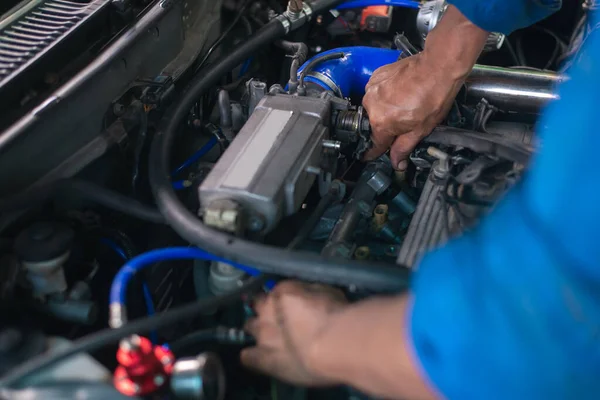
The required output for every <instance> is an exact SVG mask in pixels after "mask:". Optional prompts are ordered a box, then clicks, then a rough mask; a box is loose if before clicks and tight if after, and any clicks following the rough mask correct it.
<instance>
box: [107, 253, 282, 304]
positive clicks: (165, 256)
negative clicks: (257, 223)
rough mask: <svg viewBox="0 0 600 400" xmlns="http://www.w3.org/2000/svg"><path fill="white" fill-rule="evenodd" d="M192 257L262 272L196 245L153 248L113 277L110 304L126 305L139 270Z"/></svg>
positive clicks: (127, 264) (132, 260) (133, 259)
mask: <svg viewBox="0 0 600 400" xmlns="http://www.w3.org/2000/svg"><path fill="white" fill-rule="evenodd" d="M190 259H191V260H207V261H219V262H224V263H227V264H229V265H231V266H233V267H235V268H238V269H241V270H242V271H244V272H246V273H247V274H249V275H251V276H257V275H260V272H259V271H258V270H256V269H254V268H251V267H248V266H246V265H242V264H238V263H234V262H231V261H228V260H226V259H224V258H221V257H217V256H215V255H213V254H211V253H208V252H206V251H204V250H201V249H198V248H195V247H167V248H164V249H157V250H151V251H149V252H147V253H144V254H141V255H139V256H137V257H134V258H132V259H131V260H128V261H127V262H126V263H125V265H124V266H123V267H122V268H121V269H120V270H119V272H118V273H117V275H116V276H115V278H114V279H113V283H112V286H111V289H110V304H115V305H120V306H122V307H124V306H125V302H126V294H127V285H128V284H129V282H130V281H131V279H132V278H133V276H134V275H135V274H136V273H137V272H138V271H140V270H142V269H144V268H146V267H148V266H150V265H152V264H155V263H157V262H161V261H172V260H190ZM273 285H274V284H273V282H270V283H269V287H272V286H273Z"/></svg>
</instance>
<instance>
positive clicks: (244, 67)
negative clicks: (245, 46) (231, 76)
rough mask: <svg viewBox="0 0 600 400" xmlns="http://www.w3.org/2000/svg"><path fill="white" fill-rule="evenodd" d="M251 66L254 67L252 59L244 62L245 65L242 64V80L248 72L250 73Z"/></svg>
mask: <svg viewBox="0 0 600 400" xmlns="http://www.w3.org/2000/svg"><path fill="white" fill-rule="evenodd" d="M250 65H252V57H250V58H249V59H247V60H246V61H244V64H242V68H241V69H240V75H239V77H240V78H241V77H242V76H244V75H246V72H248V70H249V69H250Z"/></svg>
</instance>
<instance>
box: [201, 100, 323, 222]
mask: <svg viewBox="0 0 600 400" xmlns="http://www.w3.org/2000/svg"><path fill="white" fill-rule="evenodd" d="M330 110H331V104H330V101H329V100H328V99H322V98H315V97H298V96H289V95H284V94H277V95H267V96H265V97H264V98H263V99H262V100H261V101H260V102H259V103H258V105H257V107H256V108H255V110H254V112H253V113H252V115H251V116H250V118H249V119H248V121H247V122H246V124H245V125H244V127H243V128H242V130H241V131H240V132H239V133H238V135H237V136H236V137H235V139H234V140H233V141H232V143H231V145H230V146H229V147H228V148H227V151H226V152H225V154H223V156H222V157H221V158H220V159H219V161H218V162H217V164H216V165H215V166H214V168H213V169H212V171H211V172H210V174H209V175H208V176H207V177H206V179H205V180H204V182H203V183H202V185H201V186H200V188H199V197H200V204H201V206H202V209H203V210H206V209H207V207H210V206H211V203H213V202H215V201H217V202H218V201H222V200H231V201H233V202H235V203H237V204H239V205H240V206H241V208H242V210H243V214H244V216H245V218H244V219H247V218H252V219H254V220H256V219H257V218H258V219H260V221H261V222H260V224H259V225H260V227H261V228H262V229H260V230H262V231H263V232H264V231H269V230H271V229H273V227H275V225H276V224H277V222H278V221H279V220H280V219H281V218H282V217H285V216H289V215H291V214H293V213H295V212H296V211H298V209H299V208H300V206H301V205H302V202H303V201H304V199H305V197H306V195H307V194H308V191H309V190H310V188H311V186H312V184H313V183H314V181H315V179H316V177H317V175H318V171H319V167H320V161H321V158H322V154H323V146H322V142H323V140H325V139H327V138H328V135H329V129H328V124H329V121H330V113H331V111H330Z"/></svg>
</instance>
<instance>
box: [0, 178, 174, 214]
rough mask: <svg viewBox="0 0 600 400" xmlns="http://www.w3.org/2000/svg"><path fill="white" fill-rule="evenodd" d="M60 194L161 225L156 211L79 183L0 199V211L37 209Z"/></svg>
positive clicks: (54, 184) (73, 181)
mask: <svg viewBox="0 0 600 400" xmlns="http://www.w3.org/2000/svg"><path fill="white" fill-rule="evenodd" d="M61 193H68V194H69V195H71V196H73V197H76V198H80V199H83V200H88V201H91V202H94V203H96V204H99V205H101V206H104V207H106V208H109V209H111V210H114V211H119V212H121V213H123V214H127V215H129V216H131V217H135V218H138V219H141V220H144V221H147V222H152V223H155V224H164V223H165V220H164V218H163V216H162V215H161V214H160V212H158V210H157V209H156V208H154V207H151V206H148V205H145V204H143V203H140V202H139V201H137V200H135V199H132V198H130V197H127V196H124V195H122V194H120V193H117V192H114V191H112V190H110V189H107V188H104V187H102V186H100V185H97V184H95V183H92V182H88V181H84V180H81V179H62V180H58V181H56V182H52V183H49V184H46V185H43V186H39V187H35V188H33V189H29V190H25V191H23V192H21V193H17V194H15V195H13V196H10V197H5V198H3V199H0V211H2V212H10V211H18V210H24V209H27V208H31V207H35V206H39V205H41V204H43V203H45V202H47V201H48V200H50V199H52V198H53V197H55V196H56V195H58V194H61Z"/></svg>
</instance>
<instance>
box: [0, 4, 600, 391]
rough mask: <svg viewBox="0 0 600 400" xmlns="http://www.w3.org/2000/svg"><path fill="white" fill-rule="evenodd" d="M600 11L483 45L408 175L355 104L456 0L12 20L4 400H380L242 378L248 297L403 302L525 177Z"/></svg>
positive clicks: (1, 34) (3, 142)
mask: <svg viewBox="0 0 600 400" xmlns="http://www.w3.org/2000/svg"><path fill="white" fill-rule="evenodd" d="M591 3H592V5H591V6H590V1H588V0H586V1H579V2H572V4H568V5H565V7H564V9H563V10H561V12H559V13H558V14H556V15H554V16H552V17H551V18H549V19H547V20H545V21H542V22H540V23H538V24H536V25H535V26H532V27H530V28H527V29H524V30H521V31H518V32H516V33H514V34H512V35H510V36H505V35H503V34H499V33H491V34H490V36H489V39H488V43H487V44H486V47H485V49H484V51H483V53H482V54H481V56H480V59H479V63H478V64H477V65H476V66H475V67H474V68H473V70H472V72H471V73H470V75H469V76H468V78H467V79H466V82H465V84H464V87H463V88H462V89H461V91H460V93H459V95H458V96H457V98H456V100H455V102H454V105H453V107H452V109H451V110H450V112H449V113H448V115H447V116H446V118H445V119H444V121H443V123H442V124H440V125H439V126H438V127H437V128H435V129H434V130H433V131H432V132H431V133H430V135H428V136H427V137H426V138H425V139H424V140H423V141H422V142H421V143H420V144H419V146H418V147H417V148H416V149H415V150H414V151H413V152H412V154H411V155H410V162H409V167H408V169H407V170H406V171H402V172H398V171H395V170H394V169H393V168H392V165H391V161H390V159H389V157H388V155H387V154H384V155H382V156H381V157H379V158H378V159H376V160H373V161H369V162H365V161H363V160H364V155H365V153H366V151H368V150H369V149H370V148H371V146H372V142H371V125H370V122H369V116H368V114H367V112H366V111H365V110H364V109H363V107H362V105H361V103H362V98H363V96H364V94H365V86H366V84H367V82H368V81H369V79H370V77H371V76H372V74H373V72H374V71H375V70H376V69H378V68H380V67H382V66H384V65H387V64H390V63H393V62H396V61H398V60H401V59H404V58H407V57H411V56H414V55H416V54H417V53H419V52H420V51H421V50H422V48H423V46H424V43H425V41H426V40H427V35H428V33H429V32H430V31H431V30H432V29H434V27H435V25H436V24H437V23H438V22H439V20H440V19H441V18H443V15H444V12H445V10H446V8H447V3H446V2H445V1H444V0H426V1H421V2H418V1H416V0H391V1H390V0H348V1H341V0H313V1H301V0H290V1H289V2H288V1H284V0H281V1H279V0H219V1H208V0H207V1H188V0H181V1H176V0H175V1H172V0H112V1H110V0H24V1H12V2H7V4H6V5H4V4H3V5H1V6H0V14H1V16H0V104H1V105H2V110H3V111H2V115H1V116H0V131H1V132H2V133H0V154H2V156H1V157H0V187H1V188H2V193H3V194H2V197H0V233H1V236H0V244H1V245H2V252H1V253H0V255H1V258H0V318H1V321H2V324H1V325H0V398H3V399H4V398H6V399H20V398H49V397H51V396H54V397H60V398H72V397H75V396H78V397H79V396H85V397H87V398H99V399H100V398H102V399H103V398H111V399H117V398H125V397H134V398H146V397H153V398H154V397H158V396H161V397H162V398H171V399H212V400H223V399H248V400H250V399H261V398H272V399H277V398H294V399H296V398H298V399H320V398H339V399H368V398H369V397H367V396H365V395H363V394H361V393H358V392H357V391H355V390H354V389H353V388H350V387H337V388H331V389H327V390H325V389H315V390H312V389H311V390H307V389H304V388H299V387H294V386H292V385H288V384H284V383H282V382H279V381H277V380H274V379H270V378H268V377H264V376H259V375H256V374H254V373H253V372H251V371H247V370H245V369H243V368H242V367H241V366H240V363H239V352H240V349H241V348H243V347H245V346H248V345H251V344H252V343H253V338H252V337H250V336H249V335H247V334H246V333H244V331H243V330H242V328H241V327H242V326H243V325H244V322H245V321H246V320H247V319H248V318H250V317H251V316H252V315H253V310H252V307H251V305H252V302H251V300H252V296H253V295H254V294H256V293H259V292H265V291H267V292H268V291H269V290H271V289H272V287H273V286H274V285H275V284H276V283H277V282H278V281H281V280H284V279H299V280H304V281H308V282H315V283H322V284H328V285H333V286H336V287H338V288H340V289H342V290H344V291H345V293H346V294H347V296H348V298H349V299H351V300H352V301H356V300H359V299H364V298H366V297H369V296H373V295H377V294H390V293H400V292H402V291H405V290H407V289H408V287H409V281H410V275H411V273H412V271H414V270H415V268H418V262H419V260H420V258H421V257H422V256H423V255H424V254H425V253H426V252H427V251H429V250H432V249H435V248H436V247H439V246H442V245H443V244H444V243H445V242H446V241H448V240H449V239H451V238H452V237H455V236H457V235H460V234H461V232H464V231H465V230H468V229H470V228H471V227H473V226H474V225H476V224H477V222H478V221H479V220H480V218H482V217H483V216H485V215H486V214H487V213H488V212H489V211H490V210H491V209H492V208H493V207H494V205H495V204H496V203H497V202H498V200H499V199H501V198H502V197H503V195H504V194H505V193H506V192H507V190H509V189H510V187H511V186H513V185H514V184H515V183H516V182H518V181H519V180H520V178H521V177H522V175H523V174H524V173H525V172H526V171H527V166H528V163H529V160H530V158H531V157H532V155H534V154H535V151H536V149H537V148H538V147H539V146H540V145H543V143H542V140H541V139H540V138H537V137H536V135H535V127H536V125H537V124H538V116H539V115H540V113H541V111H542V110H543V109H544V107H545V106H546V105H547V104H548V103H549V102H552V101H553V100H556V99H557V98H558V94H557V90H556V87H557V85H558V84H559V83H560V82H562V81H563V80H565V79H568V75H569V66H570V64H571V62H572V60H573V59H574V58H575V57H577V56H578V50H579V48H580V47H581V44H582V43H583V41H584V40H585V38H586V37H587V35H589V33H590V31H591V30H592V29H595V28H596V27H594V26H591V25H590V24H589V23H588V14H589V12H590V10H592V9H593V8H594V7H595V6H594V5H593V3H594V2H591ZM422 79H423V80H426V79H428V77H427V76H425V75H424V76H423V77H422Z"/></svg>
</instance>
